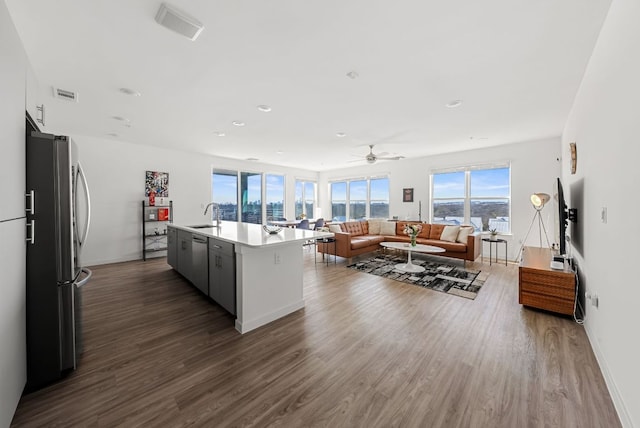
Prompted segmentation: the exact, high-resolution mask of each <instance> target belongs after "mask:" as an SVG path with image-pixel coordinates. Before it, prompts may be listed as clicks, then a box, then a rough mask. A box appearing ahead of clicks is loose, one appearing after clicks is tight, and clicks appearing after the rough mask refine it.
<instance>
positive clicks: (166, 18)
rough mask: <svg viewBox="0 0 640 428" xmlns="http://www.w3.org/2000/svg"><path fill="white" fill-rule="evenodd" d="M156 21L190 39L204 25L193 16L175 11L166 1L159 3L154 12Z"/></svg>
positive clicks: (195, 36)
mask: <svg viewBox="0 0 640 428" xmlns="http://www.w3.org/2000/svg"><path fill="white" fill-rule="evenodd" d="M156 22H157V23H158V24H160V25H162V26H164V27H167V28H168V29H170V30H172V31H175V32H176V33H179V34H182V35H183V36H185V37H186V38H188V39H190V40H195V39H196V38H198V36H199V35H200V32H202V30H203V29H204V25H202V24H201V23H200V22H198V21H197V20H195V19H194V18H192V17H190V16H188V15H186V14H184V13H182V12H179V11H177V10H176V9H175V8H173V7H172V6H169V5H168V4H166V3H162V5H160V9H159V10H158V13H157V14H156Z"/></svg>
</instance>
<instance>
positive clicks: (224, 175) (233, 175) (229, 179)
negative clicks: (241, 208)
mask: <svg viewBox="0 0 640 428" xmlns="http://www.w3.org/2000/svg"><path fill="white" fill-rule="evenodd" d="M211 189H212V199H211V200H212V201H213V202H215V203H217V204H218V206H219V207H220V219H221V220H228V221H238V173H237V172H235V171H233V172H231V171H214V172H213V174H212V177H211ZM211 211H212V214H211V215H212V218H213V215H214V214H213V211H215V210H211Z"/></svg>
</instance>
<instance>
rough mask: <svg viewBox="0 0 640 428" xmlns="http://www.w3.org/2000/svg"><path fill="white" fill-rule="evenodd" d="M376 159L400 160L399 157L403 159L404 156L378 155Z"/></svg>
mask: <svg viewBox="0 0 640 428" xmlns="http://www.w3.org/2000/svg"><path fill="white" fill-rule="evenodd" d="M378 159H381V160H400V159H404V156H392V157H386V158H385V157H380V156H378Z"/></svg>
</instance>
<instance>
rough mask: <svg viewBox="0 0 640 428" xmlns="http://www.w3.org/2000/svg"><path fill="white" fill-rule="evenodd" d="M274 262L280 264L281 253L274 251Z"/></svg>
mask: <svg viewBox="0 0 640 428" xmlns="http://www.w3.org/2000/svg"><path fill="white" fill-rule="evenodd" d="M273 264H276V265H279V264H280V253H273Z"/></svg>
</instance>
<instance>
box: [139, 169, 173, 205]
mask: <svg viewBox="0 0 640 428" xmlns="http://www.w3.org/2000/svg"><path fill="white" fill-rule="evenodd" d="M151 192H154V193H155V194H154V196H155V197H158V198H166V197H168V196H169V173H168V172H158V171H147V172H146V173H145V180H144V195H145V196H151Z"/></svg>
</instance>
